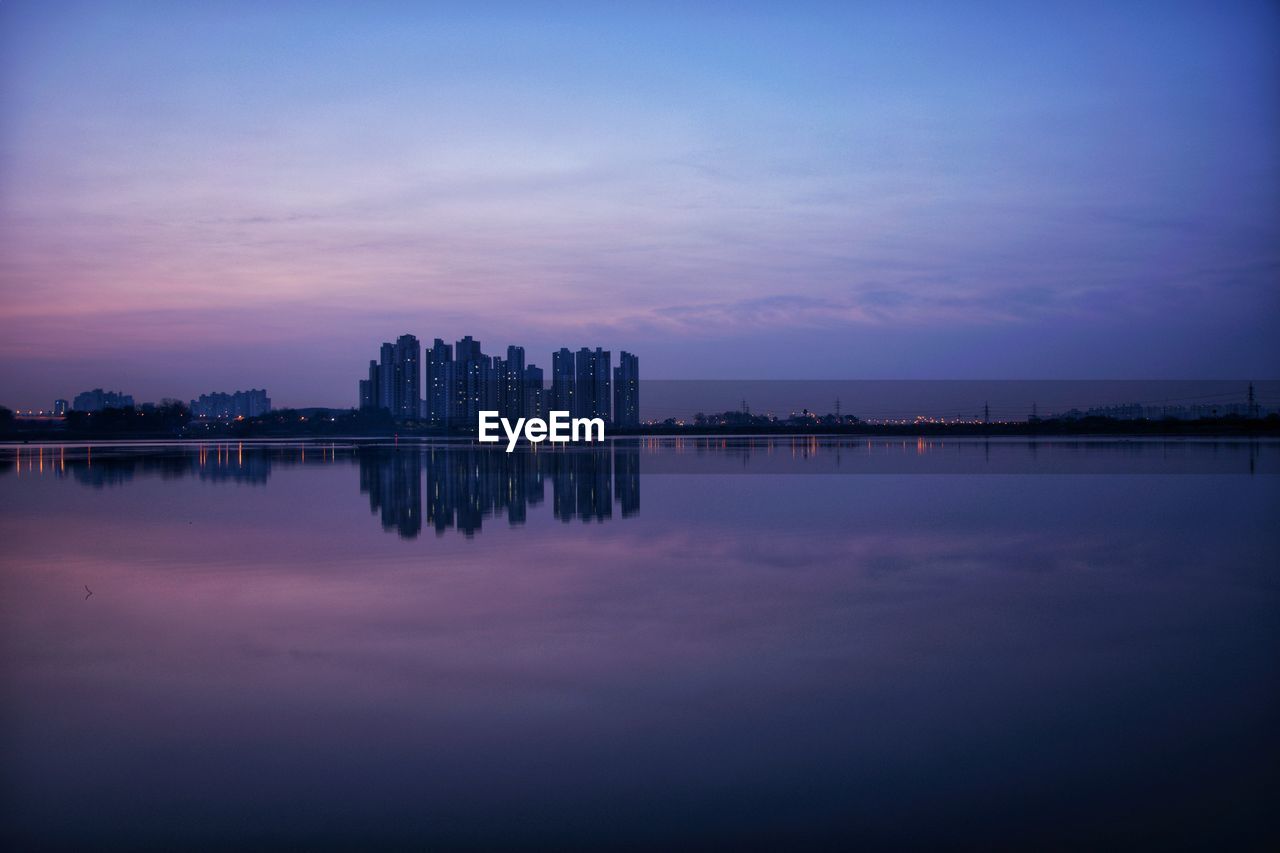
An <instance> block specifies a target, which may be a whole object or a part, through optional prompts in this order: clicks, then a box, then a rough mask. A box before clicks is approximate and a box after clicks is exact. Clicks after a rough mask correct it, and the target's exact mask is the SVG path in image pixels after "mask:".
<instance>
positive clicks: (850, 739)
mask: <svg viewBox="0 0 1280 853" xmlns="http://www.w3.org/2000/svg"><path fill="white" fill-rule="evenodd" d="M1278 475H1280V444H1277V443H1276V442H1256V441H1255V442H1197V441H1105V440H1092V441H1078V440H1077V441H1060V442H1053V441H1050V442H1045V441H1040V442H1036V443H1031V442H1026V441H1002V442H991V443H984V442H981V441H976V442H966V441H960V442H957V441H951V440H946V441H942V440H937V439H934V440H932V441H917V440H915V439H909V440H891V441H886V440H882V439H875V440H872V441H871V442H866V441H834V442H833V441H821V440H807V439H800V440H791V439H781V440H774V441H765V440H760V439H756V440H747V439H741V440H728V441H722V440H714V441H696V440H684V441H679V442H677V441H664V442H657V441H653V442H631V443H618V444H616V445H612V446H610V447H609V448H608V449H606V450H603V451H569V452H555V453H547V452H544V453H539V454H536V455H531V454H527V453H517V454H514V455H512V456H507V455H506V454H505V453H502V452H501V451H496V452H494V451H489V450H486V451H483V452H480V451H477V450H474V449H471V448H468V447H466V446H459V445H444V444H434V445H432V444H424V445H409V444H405V443H401V444H400V445H398V446H396V445H383V446H378V447H372V446H363V447H356V446H353V445H351V444H342V443H338V444H333V445H330V444H324V445H319V444H311V445H306V446H301V445H296V444H294V445H267V446H261V445H248V444H245V445H236V444H230V445H205V446H194V445H175V446H168V447H164V446H156V447H149V448H138V447H136V446H134V447H128V446H118V445H117V446H111V445H96V446H94V447H92V448H86V447H84V446H77V447H70V446H68V447H66V448H62V447H58V446H45V447H43V448H41V447H34V446H33V447H23V448H14V447H7V448H0V508H2V510H3V512H2V514H0V543H3V544H2V546H0V547H2V548H3V552H2V553H3V571H2V574H0V612H2V614H3V616H2V623H0V624H2V629H0V630H2V631H3V634H2V645H0V664H2V668H0V678H2V685H0V686H2V688H3V707H2V712H0V714H2V715H0V755H2V756H3V757H2V759H0V774H2V777H0V784H2V789H0V793H2V799H0V818H2V832H3V835H2V836H0V840H3V841H4V842H5V846H6V847H9V848H14V847H16V848H19V849H26V848H32V847H58V846H65V847H74V848H80V849H87V848H93V847H108V846H122V845H127V846H132V847H147V846H151V847H157V848H166V849H182V848H185V847H191V846H193V845H198V846H223V847H228V848H230V847H245V846H276V845H284V844H290V845H293V846H295V847H316V846H325V845H332V846H350V847H363V848H368V847H372V846H405V847H419V846H436V847H465V846H471V847H478V848H484V847H496V846H509V845H514V846H526V847H528V846H542V847H557V848H562V847H581V848H598V847H600V846H602V845H610V846H624V845H630V846H634V847H658V846H676V847H680V846H699V845H710V844H712V843H716V844H721V845H724V846H725V847H730V846H742V845H746V844H757V845H768V844H779V845H782V844H783V843H784V842H785V846H788V847H791V848H793V849H794V848H795V847H797V846H804V845H818V844H836V843H841V842H848V841H857V842H861V843H862V844H865V845H871V846H878V845H894V846H900V847H912V846H918V847H931V846H935V845H938V844H948V843H949V844H956V843H964V844H966V845H968V846H973V847H1001V846H1015V847H1017V846H1020V847H1031V846H1034V847H1039V848H1043V847H1053V846H1063V847H1067V846H1080V845H1083V844H1101V845H1103V846H1107V847H1125V846H1131V845H1134V844H1142V845H1147V846H1149V845H1152V844H1165V845H1167V846H1173V847H1182V846H1185V847H1205V846H1212V847H1215V848H1219V849H1221V848H1242V847H1244V848H1247V847H1259V848H1263V847H1268V846H1271V845H1273V844H1274V843H1275V842H1276V841H1277V840H1280V829H1278V826H1280V821H1278V820H1277V809H1276V805H1277V794H1278V793H1280V587H1278V585H1277V582H1276V571H1277V569H1276V567H1277V563H1278V561H1277V545H1278V544H1280V533H1278V532H1277V518H1280V513H1277V509H1278V508H1280V476H1278ZM86 587H87V589H86ZM88 590H92V595H89V594H88Z"/></svg>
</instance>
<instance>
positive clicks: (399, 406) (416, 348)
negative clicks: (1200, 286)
mask: <svg viewBox="0 0 1280 853" xmlns="http://www.w3.org/2000/svg"><path fill="white" fill-rule="evenodd" d="M378 355H379V360H378V361H370V362H369V374H368V377H367V378H366V379H361V380H360V408H361V409H365V410H373V409H384V410H386V411H387V412H388V413H390V414H391V416H392V417H394V418H396V419H397V420H414V419H416V418H419V417H421V416H422V409H423V406H422V372H421V362H422V347H421V346H420V345H419V343H418V339H417V338H415V337H414V336H413V335H408V334H405V335H401V336H400V337H399V338H398V339H396V342H395V343H394V344H392V343H383V344H382V347H381V349H380V351H379V353H378Z"/></svg>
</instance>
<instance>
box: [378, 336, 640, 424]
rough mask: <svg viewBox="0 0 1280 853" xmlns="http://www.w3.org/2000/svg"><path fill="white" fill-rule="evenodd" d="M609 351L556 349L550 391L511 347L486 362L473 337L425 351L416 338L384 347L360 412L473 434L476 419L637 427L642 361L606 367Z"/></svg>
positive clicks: (627, 356)
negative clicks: (555, 418) (564, 419)
mask: <svg viewBox="0 0 1280 853" xmlns="http://www.w3.org/2000/svg"><path fill="white" fill-rule="evenodd" d="M611 360H612V356H611V353H610V351H609V350H606V349H602V348H600V347H596V348H595V349H594V350H593V349H590V348H589V347H583V348H582V349H580V350H579V351H578V352H577V353H574V352H573V351H572V350H569V349H568V348H561V349H560V350H558V351H557V352H555V353H552V356H551V374H552V375H551V387H550V388H548V387H547V386H546V383H545V377H544V373H543V371H542V368H540V367H538V366H537V365H534V364H530V363H527V362H526V360H525V349H524V347H520V346H508V347H507V348H506V355H505V356H490V355H486V354H485V352H484V351H483V349H482V348H481V345H480V341H478V340H476V339H474V338H473V337H471V336H470V335H467V336H465V337H463V338H462V339H461V340H459V341H457V342H456V343H455V344H453V345H452V346H450V345H449V344H446V343H445V342H444V341H443V340H441V339H440V338H436V339H435V340H434V342H433V344H432V346H431V347H430V348H429V349H427V350H426V351H425V352H424V351H423V350H422V348H421V347H420V345H419V344H418V339H417V338H416V337H414V336H413V335H408V334H405V335H401V336H400V337H399V338H398V339H397V340H396V342H395V343H394V344H393V343H383V344H382V346H381V349H380V351H379V358H378V359H377V360H371V361H370V362H369V366H368V370H367V372H366V374H365V378H363V379H361V380H360V381H359V406H360V409H361V410H365V411H373V410H383V411H385V412H387V413H389V414H390V415H391V416H392V417H393V418H395V419H396V420H398V421H417V420H420V421H423V422H425V423H427V424H430V425H431V426H435V427H441V428H454V429H462V430H465V431H470V430H474V429H475V426H476V422H477V420H478V416H479V413H480V412H482V411H497V412H499V413H500V415H502V416H503V417H507V418H510V419H512V420H515V419H517V418H529V417H542V418H545V417H546V416H547V414H548V413H549V412H551V411H553V410H554V411H565V412H569V413H570V414H571V415H572V416H574V417H587V418H601V419H603V420H604V421H605V422H606V423H617V424H620V425H627V426H638V425H639V422H640V416H639V405H640V403H639V399H640V398H639V360H638V359H637V358H636V356H634V355H632V354H631V353H627V352H624V353H622V360H621V361H620V362H619V365H618V369H617V370H616V371H615V370H613V369H612V368H611Z"/></svg>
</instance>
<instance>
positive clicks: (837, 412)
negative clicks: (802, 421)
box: [836, 385, 1253, 421]
mask: <svg viewBox="0 0 1280 853" xmlns="http://www.w3.org/2000/svg"><path fill="white" fill-rule="evenodd" d="M1249 387H1250V388H1252V387H1253V386H1252V385H1250V386H1249ZM836 420H837V421H838V420H840V398H839V397H836Z"/></svg>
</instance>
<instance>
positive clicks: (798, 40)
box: [0, 2, 1280, 409]
mask: <svg viewBox="0 0 1280 853" xmlns="http://www.w3.org/2000/svg"><path fill="white" fill-rule="evenodd" d="M799 12H803V13H791V12H790V11H788V12H783V11H781V10H778V9H776V8H773V9H771V8H770V7H767V6H761V5H752V4H743V5H741V6H739V7H736V9H735V13H734V14H733V15H728V14H722V13H720V12H717V11H715V10H711V9H701V10H684V9H676V8H672V9H671V10H669V13H668V14H666V15H655V14H650V13H649V12H647V11H644V10H628V9H619V8H606V7H600V6H592V5H587V4H582V5H573V4H570V5H567V6H558V7H554V8H549V7H538V6H536V5H534V6H525V5H510V6H500V7H497V9H496V10H495V9H490V10H488V11H486V10H466V9H427V8H424V7H419V6H417V5H415V4H398V3H389V4H384V5H380V6H379V8H378V12H377V13H376V14H369V13H366V12H363V11H359V10H356V9H354V8H352V7H349V6H345V5H341V4H334V3H323V2H321V3H314V4H308V5H307V6H306V7H305V9H304V7H301V6H294V5H291V4H271V5H270V6H267V7H262V6H258V5H251V4H247V3H227V4H219V5H218V6H217V7H216V8H198V7H192V6H187V5H175V4H160V3H146V2H144V3H137V4H127V5H126V4H75V3H69V4H54V5H51V4H38V3H24V2H17V3H6V4H4V6H3V8H0V39H2V40H3V41H2V43H0V47H2V48H3V53H2V55H3V57H4V58H3V60H2V61H3V71H4V73H3V80H4V83H3V87H2V88H0V119H2V120H0V188H2V189H0V255H3V257H4V259H5V260H4V263H3V265H0V289H2V290H3V292H4V294H5V299H4V300H3V301H2V302H0V321H2V322H3V324H4V329H5V332H4V334H3V335H2V336H0V401H3V402H4V403H5V404H6V405H9V406H11V407H15V408H22V409H26V408H42V407H46V406H48V404H49V403H48V400H46V399H45V397H46V396H47V392H46V391H45V390H44V389H49V388H62V389H64V390H63V391H61V392H59V393H61V394H64V395H65V394H66V393H72V392H73V391H74V390H76V389H83V388H90V387H94V386H97V385H105V384H109V385H112V386H113V387H114V386H121V385H127V386H128V387H129V388H130V389H131V390H132V393H134V394H136V395H138V396H139V397H140V398H146V399H160V398H163V397H179V398H182V399H187V398H189V397H190V395H191V393H193V392H195V391H197V390H202V389H207V388H228V389H229V388H243V387H248V386H265V387H268V388H271V389H272V391H273V393H274V394H275V395H276V397H277V398H278V400H279V401H280V403H281V404H284V405H331V406H336V405H343V404H345V403H346V401H347V400H348V399H349V396H350V395H349V391H348V390H347V389H348V387H349V385H348V383H347V380H346V379H345V378H343V377H345V375H346V370H347V369H348V365H350V364H352V363H359V361H360V360H361V359H362V358H367V355H363V352H364V348H365V346H366V344H365V342H366V341H368V340H370V339H379V340H380V339H382V336H383V335H384V334H385V332H386V331H387V330H388V329H389V328H395V327H399V326H401V325H404V324H406V320H408V324H409V325H413V324H416V323H417V322H423V323H429V324H430V326H431V327H432V328H433V329H434V330H435V331H436V333H437V334H439V335H440V336H441V337H442V338H443V339H444V340H457V339H458V338H459V337H461V336H462V335H463V334H465V332H466V331H467V330H468V329H477V328H481V329H483V330H484V331H485V334H486V335H488V336H489V337H491V338H494V339H499V340H521V341H522V342H523V344H524V345H525V346H526V347H527V348H528V351H530V352H534V351H537V352H547V351H554V350H555V349H556V348H557V347H558V346H559V345H560V343H561V342H563V341H565V340H608V341H610V342H612V343H613V344H614V346H615V349H626V350H627V351H629V352H644V353H645V354H646V372H647V375H648V376H650V377H655V378H684V377H686V376H687V374H685V373H684V372H682V368H683V367H684V366H685V365H688V364H697V365H699V367H700V375H699V376H696V377H689V378H700V379H716V378H741V377H756V378H783V377H786V376H790V375H792V370H793V369H792V367H791V366H790V365H787V364H785V363H782V361H780V360H779V359H778V358H777V357H776V355H775V352H777V351H782V352H797V353H799V352H803V353H804V354H805V363H806V366H805V370H806V375H811V376H813V377H814V378H868V379H875V378H883V379H929V378H935V379H941V378H974V377H987V378H1100V379H1101V378H1134V377H1143V378H1221V377H1254V378H1265V377H1267V376H1268V375H1269V374H1270V373H1271V372H1272V371H1273V370H1274V368H1273V365H1274V364H1276V363H1277V362H1280V343H1277V341H1276V338H1275V336H1274V335H1273V334H1272V333H1271V330H1272V329H1273V328H1274V326H1275V323H1276V320H1277V318H1278V317H1280V305H1278V300H1280V296H1278V295H1277V293H1278V292H1280V288H1277V287H1276V282H1277V270H1278V269H1280V255H1278V254H1277V252H1278V250H1277V249H1276V248H1275V247H1276V246H1280V215H1278V214H1277V210H1280V203H1278V202H1280V153H1277V150H1276V147H1275V145H1274V139H1275V137H1276V134H1277V128H1280V98H1277V97H1276V93H1277V84H1276V81H1277V80H1280V68H1278V63H1280V59H1278V58H1277V57H1280V51H1278V50H1277V49H1276V47H1277V41H1276V35H1275V34H1276V33H1277V32H1280V21H1278V18H1280V12H1277V10H1276V7H1275V6H1274V5H1270V4H1265V3H1247V2H1246V3H1239V4H1230V5H1229V6H1221V7H1213V6H1208V5H1200V4H1190V3H1175V4H1160V5H1158V6H1156V5H1145V4H1140V3H1135V4H1124V5H1123V6H1116V7H1110V8H1103V9H1096V8H1089V9H1082V8H1080V7H1078V6H1076V5H1075V4H1067V3H1051V4H1042V5H1040V6H1037V7H1036V8H1035V9H1030V8H1026V7H1021V6H1017V5H999V4H997V5H996V6H992V7H989V8H987V9H986V10H985V11H984V12H983V13H981V14H979V13H977V12H975V11H973V10H971V9H968V8H965V7H961V6H946V5H941V6H932V7H929V8H928V9H927V10H926V9H924V8H923V7H922V8H920V9H914V10H905V11H904V10H901V9H900V8H899V7H898V6H897V5H896V4H875V3H872V4H859V5H858V6H857V7H847V5H846V4H802V8H801V9H800V10H799ZM126 43H127V44H128V45H129V46H130V47H129V50H127V51H124V50H121V49H120V45H121V44H126ZM319 56H327V57H332V58H333V60H334V61H333V62H332V63H318V62H316V61H315V57H319ZM419 318H421V320H419ZM762 344H764V345H762ZM303 349H305V350H306V351H307V352H308V357H307V358H306V359H298V358H296V357H295V354H296V353H297V352H299V351H300V350H303ZM545 367H546V365H544V368H545ZM187 378H190V385H188V384H186V379H187ZM180 383H181V384H180ZM192 386H194V387H192Z"/></svg>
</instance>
